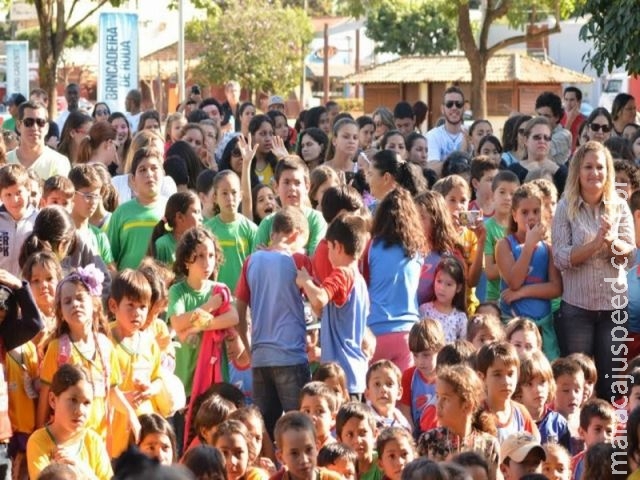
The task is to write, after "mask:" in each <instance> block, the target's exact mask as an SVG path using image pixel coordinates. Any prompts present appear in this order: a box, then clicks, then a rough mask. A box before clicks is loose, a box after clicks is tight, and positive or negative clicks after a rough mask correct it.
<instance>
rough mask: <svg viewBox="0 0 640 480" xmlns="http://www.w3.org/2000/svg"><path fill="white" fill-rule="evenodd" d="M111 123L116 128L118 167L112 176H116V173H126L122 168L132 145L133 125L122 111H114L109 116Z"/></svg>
mask: <svg viewBox="0 0 640 480" xmlns="http://www.w3.org/2000/svg"><path fill="white" fill-rule="evenodd" d="M108 121H109V123H110V124H111V126H112V127H113V128H115V129H116V140H115V142H116V151H117V153H118V159H117V164H118V168H117V171H116V172H113V173H111V175H112V176H115V175H116V173H124V170H123V169H122V167H123V165H124V161H125V159H126V158H127V153H128V152H129V146H130V145H131V137H132V136H133V135H132V133H131V126H130V125H129V120H127V116H126V115H125V114H124V113H122V112H113V113H112V114H111V115H109V118H108Z"/></svg>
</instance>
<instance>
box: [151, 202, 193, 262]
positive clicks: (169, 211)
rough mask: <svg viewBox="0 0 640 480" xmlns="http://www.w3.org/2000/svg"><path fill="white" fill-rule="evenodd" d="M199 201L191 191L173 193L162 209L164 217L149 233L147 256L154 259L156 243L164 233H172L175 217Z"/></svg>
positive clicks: (174, 226)
mask: <svg viewBox="0 0 640 480" xmlns="http://www.w3.org/2000/svg"><path fill="white" fill-rule="evenodd" d="M199 202H200V199H199V198H198V197H197V196H196V194H195V193H193V192H192V191H190V190H189V191H186V192H178V193H174V194H173V195H171V196H170V197H169V199H168V200H167V205H166V206H165V209H164V217H162V218H161V219H160V221H159V222H158V223H156V225H155V227H153V231H152V232H151V239H150V240H149V246H148V247H147V255H149V256H150V257H153V258H155V256H156V253H157V252H156V241H157V240H158V239H159V238H160V237H161V236H163V235H164V234H165V233H168V232H172V231H173V230H174V229H175V228H176V216H177V215H178V213H182V214H185V213H187V212H188V211H189V207H191V205H197V204H198V203H199Z"/></svg>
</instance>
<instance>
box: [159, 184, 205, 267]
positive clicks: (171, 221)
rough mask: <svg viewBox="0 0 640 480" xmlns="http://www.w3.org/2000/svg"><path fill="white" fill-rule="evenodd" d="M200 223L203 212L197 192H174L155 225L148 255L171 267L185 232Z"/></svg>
mask: <svg viewBox="0 0 640 480" xmlns="http://www.w3.org/2000/svg"><path fill="white" fill-rule="evenodd" d="M200 225H202V212H201V210H200V201H199V200H198V197H197V196H196V194H195V193H193V192H191V191H186V192H178V193H174V194H173V195H171V196H170V197H169V199H168V200H167V204H166V206H165V209H164V217H162V218H161V219H160V221H159V222H158V223H157V224H156V225H155V227H153V232H151V239H150V240H149V249H148V250H147V255H149V256H150V257H153V258H155V259H156V260H158V261H159V262H161V263H164V264H165V265H167V266H168V267H169V268H171V266H173V262H175V261H176V248H177V246H178V242H179V241H180V239H181V238H182V235H184V232H186V231H187V230H189V229H190V228H193V227H198V226H200Z"/></svg>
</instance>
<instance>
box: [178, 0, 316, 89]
mask: <svg viewBox="0 0 640 480" xmlns="http://www.w3.org/2000/svg"><path fill="white" fill-rule="evenodd" d="M265 3H266V2H264V1H259V0H249V1H243V2H242V3H240V2H238V3H237V4H234V5H232V6H230V7H229V8H228V9H227V10H226V11H225V12H224V16H222V17H217V18H209V19H207V20H206V21H197V22H191V23H189V24H188V25H187V29H186V36H187V38H188V39H189V40H191V41H196V42H201V43H203V44H206V45H207V47H208V48H207V50H206V51H205V52H204V54H203V55H202V57H201V61H200V64H199V65H198V67H197V68H196V71H195V77H196V78H197V79H198V81H200V82H202V83H214V84H221V83H224V82H226V81H228V80H238V81H239V82H240V84H241V85H242V86H243V87H245V88H249V89H250V90H253V91H258V90H262V91H269V92H278V93H280V94H285V93H286V92H288V91H289V90H291V89H292V88H294V87H295V86H296V85H297V83H298V81H299V79H300V74H301V71H302V58H303V56H304V55H305V54H306V53H307V52H308V49H309V44H310V43H311V40H312V38H313V29H312V26H311V22H310V20H309V17H308V16H307V15H306V14H305V13H304V12H303V11H301V10H300V9H295V8H284V7H281V6H279V5H266V4H265Z"/></svg>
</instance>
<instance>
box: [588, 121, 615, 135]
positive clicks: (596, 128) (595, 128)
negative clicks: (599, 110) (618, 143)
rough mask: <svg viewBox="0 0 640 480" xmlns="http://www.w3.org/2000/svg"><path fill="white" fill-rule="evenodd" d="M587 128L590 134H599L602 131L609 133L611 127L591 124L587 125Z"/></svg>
mask: <svg viewBox="0 0 640 480" xmlns="http://www.w3.org/2000/svg"><path fill="white" fill-rule="evenodd" d="M589 128H590V129H591V131H592V132H599V131H600V130H602V133H609V132H610V131H611V127H610V126H609V125H601V124H599V123H592V124H590V125H589Z"/></svg>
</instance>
